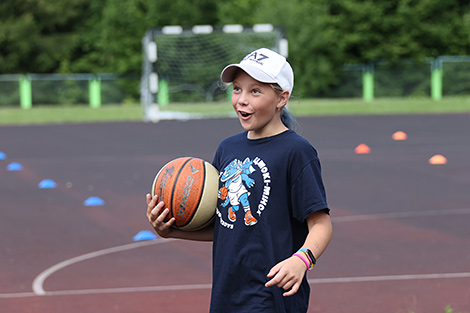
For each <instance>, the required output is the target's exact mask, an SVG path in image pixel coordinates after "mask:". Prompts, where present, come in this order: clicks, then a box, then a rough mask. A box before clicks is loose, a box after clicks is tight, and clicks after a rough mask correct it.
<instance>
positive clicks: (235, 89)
mask: <svg viewBox="0 0 470 313" xmlns="http://www.w3.org/2000/svg"><path fill="white" fill-rule="evenodd" d="M240 90H241V89H240V87H235V86H233V91H240Z"/></svg>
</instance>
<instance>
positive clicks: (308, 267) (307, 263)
mask: <svg viewBox="0 0 470 313" xmlns="http://www.w3.org/2000/svg"><path fill="white" fill-rule="evenodd" d="M293 255H295V256H296V257H298V258H299V259H301V260H302V261H304V263H305V265H306V266H307V270H311V267H310V264H309V262H308V261H307V260H306V259H305V258H304V257H303V256H302V255H300V254H299V253H297V252H296V253H294V254H293Z"/></svg>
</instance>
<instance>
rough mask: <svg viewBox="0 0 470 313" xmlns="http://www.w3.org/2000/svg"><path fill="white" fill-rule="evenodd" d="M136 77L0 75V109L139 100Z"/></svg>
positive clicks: (92, 105) (98, 105)
mask: <svg viewBox="0 0 470 313" xmlns="http://www.w3.org/2000/svg"><path fill="white" fill-rule="evenodd" d="M139 85H140V76H139V75H126V76H118V75H113V74H99V75H94V74H26V75H0V107H4V106H16V105H20V106H21V107H22V108H23V109H29V108H31V107H32V106H33V104H34V105H58V104H60V105H77V104H86V105H89V106H90V107H92V108H99V107H100V106H101V105H106V104H116V103H125V102H134V103H136V102H138V101H139Z"/></svg>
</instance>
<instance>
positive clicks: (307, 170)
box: [291, 159, 330, 222]
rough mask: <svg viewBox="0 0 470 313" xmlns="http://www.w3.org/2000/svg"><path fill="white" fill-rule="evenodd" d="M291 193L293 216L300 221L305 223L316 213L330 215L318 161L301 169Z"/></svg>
mask: <svg viewBox="0 0 470 313" xmlns="http://www.w3.org/2000/svg"><path fill="white" fill-rule="evenodd" d="M291 193H292V210H293V215H294V218H295V219H297V220H298V221H300V222H304V221H305V219H306V218H307V217H308V216H309V215H310V214H312V213H314V212H316V211H320V210H326V212H327V213H329V211H330V210H329V208H328V204H327V201H326V192H325V187H324V185H323V179H322V175H321V166H320V161H319V160H318V159H314V160H312V161H311V162H309V163H308V164H307V165H306V166H305V167H304V168H303V169H301V171H300V173H299V174H298V176H297V177H296V179H295V180H294V183H293V184H292V190H291Z"/></svg>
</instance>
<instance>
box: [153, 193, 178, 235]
mask: <svg viewBox="0 0 470 313" xmlns="http://www.w3.org/2000/svg"><path fill="white" fill-rule="evenodd" d="M146 200H147V218H148V220H149V222H150V224H152V227H153V229H155V232H157V234H158V235H159V236H160V237H163V238H168V237H170V236H171V233H172V232H173V231H174V230H175V229H174V228H173V227H171V225H173V223H174V222H175V218H174V217H172V218H171V219H170V220H169V221H167V222H165V219H166V217H167V216H168V214H169V213H170V210H169V209H168V208H166V209H164V210H163V208H164V207H165V203H164V202H163V201H160V202H158V196H154V197H153V198H152V196H151V195H150V194H147V195H146Z"/></svg>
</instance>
